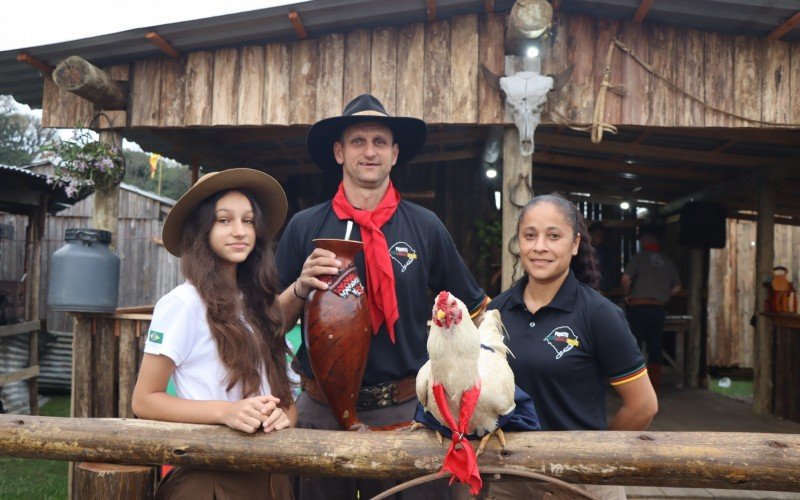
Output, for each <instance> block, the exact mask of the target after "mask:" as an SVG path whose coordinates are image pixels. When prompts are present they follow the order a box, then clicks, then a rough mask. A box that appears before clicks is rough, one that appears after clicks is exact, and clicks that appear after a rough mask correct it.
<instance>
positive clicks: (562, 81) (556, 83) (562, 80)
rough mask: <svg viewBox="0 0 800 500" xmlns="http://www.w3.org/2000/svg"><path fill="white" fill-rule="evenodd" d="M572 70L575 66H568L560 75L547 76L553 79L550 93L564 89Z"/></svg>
mask: <svg viewBox="0 0 800 500" xmlns="http://www.w3.org/2000/svg"><path fill="white" fill-rule="evenodd" d="M574 69H575V65H574V64H570V65H569V66H568V67H567V69H565V70H564V71H562V72H561V73H559V74H557V75H549V76H550V77H551V78H552V79H553V88H552V89H551V92H558V91H559V90H561V89H562V88H563V87H564V85H566V84H567V82H568V81H569V79H570V78H571V77H572V70H574Z"/></svg>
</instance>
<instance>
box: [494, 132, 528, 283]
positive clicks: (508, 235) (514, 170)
mask: <svg viewBox="0 0 800 500" xmlns="http://www.w3.org/2000/svg"><path fill="white" fill-rule="evenodd" d="M532 161H533V160H532V156H531V155H527V156H523V155H522V154H521V153H520V150H519V132H518V131H517V128H516V127H513V126H512V127H509V128H507V129H506V130H505V133H504V135H503V241H502V252H503V254H502V255H503V258H502V264H503V277H502V280H501V286H502V289H503V290H505V289H507V288H508V287H510V286H511V284H512V283H513V282H514V280H516V279H518V278H521V277H522V273H524V271H523V270H522V268H519V266H518V269H516V270H515V269H514V265H515V264H516V263H517V257H516V255H514V254H512V253H511V251H510V250H509V249H510V248H513V249H514V251H515V252H518V251H519V250H518V248H519V245H518V244H517V242H516V238H517V219H518V218H519V214H520V211H521V210H522V207H519V206H517V205H519V204H524V203H527V201H528V200H527V199H526V200H521V199H518V198H519V194H518V192H519V191H520V182H521V183H523V185H526V183H527V182H531V177H532V176H533V164H532ZM531 194H533V193H531ZM512 201H513V203H512Z"/></svg>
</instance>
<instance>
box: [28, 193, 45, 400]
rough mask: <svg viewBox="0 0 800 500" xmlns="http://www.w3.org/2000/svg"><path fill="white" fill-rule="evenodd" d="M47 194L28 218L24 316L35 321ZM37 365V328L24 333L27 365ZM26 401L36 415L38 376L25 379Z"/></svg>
mask: <svg viewBox="0 0 800 500" xmlns="http://www.w3.org/2000/svg"><path fill="white" fill-rule="evenodd" d="M48 200H49V198H48V195H47V194H42V195H41V196H40V197H39V205H38V206H37V207H36V209H35V211H34V212H33V213H32V214H31V215H30V216H29V217H28V232H27V243H28V248H27V249H26V252H25V253H26V259H28V261H27V262H26V267H27V271H26V272H27V278H26V280H27V283H26V287H25V292H26V293H25V295H26V300H25V317H26V319H29V320H33V321H39V322H40V323H41V322H42V320H43V319H44V316H45V315H44V314H43V309H42V308H41V307H40V301H41V287H42V283H41V275H42V237H43V236H44V228H45V225H46V223H47V222H46V221H47V203H48ZM38 365H39V331H38V330H37V331H33V332H31V333H30V334H29V336H28V366H29V367H32V366H38ZM28 402H29V405H30V410H31V415H38V414H39V379H38V377H33V378H30V379H28Z"/></svg>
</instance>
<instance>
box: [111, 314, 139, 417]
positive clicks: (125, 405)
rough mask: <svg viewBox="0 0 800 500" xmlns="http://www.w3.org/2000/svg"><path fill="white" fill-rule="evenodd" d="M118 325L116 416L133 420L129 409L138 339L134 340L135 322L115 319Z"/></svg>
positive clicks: (134, 376)
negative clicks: (117, 396)
mask: <svg viewBox="0 0 800 500" xmlns="http://www.w3.org/2000/svg"><path fill="white" fill-rule="evenodd" d="M116 322H117V324H118V325H119V387H118V389H117V391H118V393H119V399H118V401H117V415H118V416H119V417H122V418H134V414H133V410H132V409H131V398H132V397H133V388H134V386H135V385H136V377H137V373H138V371H139V363H137V360H138V358H139V356H138V350H139V339H138V338H136V320H130V319H117V320H116Z"/></svg>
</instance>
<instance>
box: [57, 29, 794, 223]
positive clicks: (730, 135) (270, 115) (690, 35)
mask: <svg viewBox="0 0 800 500" xmlns="http://www.w3.org/2000/svg"><path fill="white" fill-rule="evenodd" d="M504 25H505V14H488V15H487V14H481V15H478V14H465V15H460V16H456V17H454V18H452V19H449V20H443V21H437V22H433V23H414V24H410V25H406V26H401V27H378V28H373V29H370V30H367V29H358V30H355V31H351V32H349V33H341V34H336V33H334V34H329V35H325V36H322V37H319V38H316V39H309V40H304V41H299V42H293V43H270V44H267V45H253V46H244V47H240V48H225V49H219V50H210V51H198V52H192V53H189V54H186V55H185V56H184V57H182V58H155V59H144V60H139V61H134V62H132V63H131V64H129V65H116V66H113V67H110V68H107V71H108V73H109V74H110V75H112V77H113V78H115V79H117V80H119V81H122V82H125V85H127V87H128V90H129V98H128V106H127V109H126V110H124V111H122V110H118V111H106V114H107V115H108V116H109V118H110V121H112V122H113V124H114V126H115V127H119V126H124V127H125V131H124V135H125V137H126V138H128V139H130V140H134V141H136V142H138V143H139V144H140V145H141V146H142V147H143V148H145V149H147V150H152V151H158V152H160V153H161V154H164V155H166V156H170V157H173V158H175V159H178V160H180V161H182V162H185V163H190V162H194V163H198V162H199V163H200V164H202V165H203V167H204V168H205V169H208V170H215V169H220V168H227V167H230V166H232V165H244V166H250V167H254V168H259V169H262V170H265V171H267V172H270V173H271V174H273V175H275V176H277V177H279V178H283V179H285V178H287V177H289V176H293V175H307V174H314V173H317V172H318V169H317V168H316V166H314V165H313V163H312V162H311V161H310V159H309V158H308V155H307V153H306V151H305V134H306V132H307V129H308V126H309V125H310V124H311V123H314V122H315V121H317V120H318V119H321V118H324V117H327V116H333V115H337V114H339V113H340V112H341V109H342V107H343V105H344V104H345V103H346V102H347V101H348V100H349V99H351V98H352V97H354V96H356V95H358V94H360V93H362V92H371V93H373V94H375V95H377V96H379V98H380V99H381V100H382V101H383V102H384V104H385V105H386V107H387V109H388V110H389V111H390V113H392V114H397V115H407V116H418V117H422V118H423V119H425V120H426V122H428V124H429V125H430V129H429V139H428V143H427V145H426V147H425V149H424V150H423V151H422V153H421V154H420V155H419V156H418V157H417V158H416V159H415V160H414V163H415V164H418V165H431V164H437V163H440V162H450V161H463V162H467V163H469V162H472V163H473V164H474V165H475V168H479V165H480V158H481V155H482V151H483V147H484V143H485V139H486V136H487V132H488V130H489V127H491V126H505V127H508V126H511V125H510V119H509V117H507V116H504V110H503V103H502V99H501V96H500V95H499V93H498V92H496V91H494V90H492V89H491V88H490V86H489V85H488V82H487V81H486V80H485V78H484V76H483V75H482V72H481V71H480V66H481V65H485V66H486V67H488V68H489V69H491V70H492V71H495V72H498V73H500V72H502V69H503V66H504V52H505V50H504ZM553 31H554V36H553V37H551V38H549V39H548V40H546V41H545V42H543V43H542V47H541V50H542V55H541V57H542V61H541V66H542V71H543V72H544V73H551V74H553V73H556V72H560V71H561V70H563V69H564V68H565V67H566V66H567V65H568V64H574V72H573V75H572V78H571V80H570V81H569V82H568V84H567V85H566V86H565V87H564V88H563V89H562V90H561V91H560V92H559V93H557V94H554V95H552V96H551V98H550V103H549V113H545V115H544V116H543V124H542V125H540V127H539V129H538V130H537V132H536V135H535V143H536V153H535V155H534V157H533V166H534V167H533V169H534V174H533V179H534V184H535V186H534V190H535V191H538V192H541V191H549V190H559V191H562V192H565V193H578V194H574V195H573V196H575V197H576V199H587V200H591V201H596V202H600V203H617V202H619V201H622V200H624V201H628V202H629V203H632V204H634V205H636V204H639V205H642V206H649V207H650V208H657V209H659V210H660V211H662V212H669V211H671V210H674V209H676V208H677V204H676V202H680V201H681V200H687V199H689V197H690V196H691V197H694V198H695V199H701V198H703V199H715V200H717V201H721V202H724V203H725V204H726V205H727V206H728V209H729V214H730V215H731V216H733V217H750V216H751V215H752V213H753V211H754V210H755V208H754V207H755V194H754V193H755V190H754V189H752V186H753V185H754V184H753V183H754V182H755V180H754V179H755V178H756V177H755V176H758V175H765V174H767V173H768V171H770V172H772V173H771V174H770V175H772V176H773V177H776V178H778V179H779V180H780V182H779V183H778V185H777V192H776V203H777V214H778V215H779V216H783V220H784V221H785V222H787V223H800V201H798V200H797V199H796V197H795V196H794V193H795V192H796V189H797V188H798V187H800V173H798V174H795V172H796V171H800V168H793V166H795V167H796V166H798V162H799V161H800V160H799V158H800V146H798V144H800V140H798V139H800V128H797V127H798V125H797V124H800V43H798V42H795V43H786V42H781V41H775V40H764V39H757V38H753V37H748V36H732V35H724V34H719V33H706V32H700V31H696V30H693V29H687V28H683V27H677V26H655V25H654V26H647V25H641V24H637V23H633V22H628V21H617V20H610V19H595V18H592V17H587V16H583V15H574V14H565V13H562V14H561V15H559V17H558V22H557V24H556V26H555V27H554V30H553ZM614 35H616V36H617V37H618V39H619V40H621V41H622V42H623V43H624V44H625V45H626V46H628V47H630V48H631V49H632V50H633V52H634V53H635V54H637V55H638V56H639V57H640V58H641V60H643V61H645V62H646V63H647V64H648V65H649V66H650V69H651V71H648V70H647V69H646V68H645V67H644V66H642V65H641V64H639V63H638V62H637V61H636V60H634V59H633V58H632V57H630V56H628V55H627V54H625V53H624V52H622V51H621V50H616V49H615V54H614V58H613V59H612V65H611V74H610V76H611V77H610V81H611V84H612V85H614V86H617V87H619V88H623V89H624V91H625V93H624V95H618V94H615V93H608V94H607V96H606V104H605V108H604V110H603V113H602V117H603V120H602V121H603V122H606V123H609V124H613V125H616V126H618V127H619V131H618V133H617V134H616V135H614V134H611V133H606V134H605V135H604V137H603V140H602V141H601V142H600V143H599V144H594V143H592V142H591V141H590V140H589V134H588V133H586V132H577V131H574V130H572V129H571V128H570V127H569V126H567V124H570V125H578V126H586V125H590V124H591V123H592V122H593V114H594V111H595V109H594V108H595V102H596V100H597V92H598V88H599V86H600V81H601V79H602V74H603V70H604V61H605V59H606V54H607V51H608V46H609V43H610V41H611V39H612V37H613V36H614ZM665 81H670V82H674V83H675V84H676V85H677V86H678V87H680V89H681V90H682V91H684V92H685V93H686V94H689V95H691V96H694V97H695V98H696V100H692V99H690V98H687V97H686V96H685V94H682V93H680V92H676V91H675V89H674V88H672V87H670V86H669V85H668V84H667V83H665ZM44 89H45V91H44V96H43V98H44V113H43V121H44V124H45V125H46V126H61V127H72V126H74V125H75V124H76V123H80V122H83V123H88V122H90V121H92V120H93V119H94V122H95V125H96V126H99V127H100V128H104V127H108V120H105V119H97V116H96V114H97V112H98V111H99V110H96V109H95V107H94V106H93V105H92V104H91V103H90V102H89V101H86V100H84V99H82V98H80V97H78V96H76V95H74V94H71V93H69V92H66V91H64V90H62V89H60V88H59V87H57V86H56V85H55V84H54V83H53V82H52V81H51V80H49V79H46V80H45V87H44ZM700 102H704V103H706V107H704V106H703V105H702V104H700ZM717 110H724V111H725V112H727V113H729V114H726V113H724V112H719V111H717ZM731 115H736V116H740V117H747V118H749V119H751V120H752V121H744V120H741V119H737V118H734V117H733V116H731ZM792 127H795V128H792ZM775 169H780V170H779V171H778V170H775ZM587 194H588V195H589V196H586V195H587Z"/></svg>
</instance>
